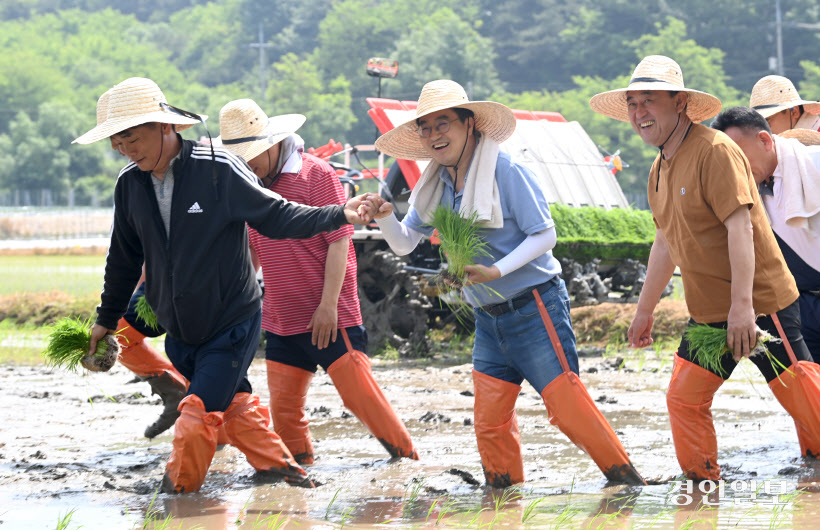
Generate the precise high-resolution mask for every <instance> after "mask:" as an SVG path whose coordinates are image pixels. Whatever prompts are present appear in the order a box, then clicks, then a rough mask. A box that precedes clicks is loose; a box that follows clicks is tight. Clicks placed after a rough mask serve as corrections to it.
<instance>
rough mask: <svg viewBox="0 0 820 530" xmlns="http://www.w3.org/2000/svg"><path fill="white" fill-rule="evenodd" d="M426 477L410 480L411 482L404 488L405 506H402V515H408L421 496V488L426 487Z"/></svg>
mask: <svg viewBox="0 0 820 530" xmlns="http://www.w3.org/2000/svg"><path fill="white" fill-rule="evenodd" d="M424 482H425V479H424V478H415V477H413V479H412V480H411V481H410V484H408V485H407V487H405V490H404V506H402V515H403V516H405V517H407V516H408V514H409V513H410V511H411V510H412V509H413V507H414V506H415V505H416V503H417V502H418V500H419V497H420V496H421V490H422V488H423V487H424Z"/></svg>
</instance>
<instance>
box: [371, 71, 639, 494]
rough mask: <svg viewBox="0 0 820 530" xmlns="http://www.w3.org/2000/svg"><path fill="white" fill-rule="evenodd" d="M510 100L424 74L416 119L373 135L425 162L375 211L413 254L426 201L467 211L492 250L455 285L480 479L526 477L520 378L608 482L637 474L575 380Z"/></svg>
mask: <svg viewBox="0 0 820 530" xmlns="http://www.w3.org/2000/svg"><path fill="white" fill-rule="evenodd" d="M515 123H516V122H515V116H514V114H513V113H512V111H511V110H510V109H508V108H507V107H505V106H504V105H501V104H499V103H494V102H489V101H476V102H470V101H469V100H468V99H467V95H466V93H465V92H464V89H463V88H462V87H461V85H459V84H458V83H455V82H453V81H448V80H439V81H432V82H430V83H427V84H426V85H425V86H424V88H423V90H422V92H421V96H420V98H419V102H418V106H417V108H416V116H415V118H414V119H413V120H410V121H409V122H407V123H404V124H401V125H399V126H397V127H396V128H395V129H393V130H392V131H389V132H388V133H386V134H384V135H383V136H382V137H380V138H379V139H378V140H377V141H376V147H377V148H378V149H379V150H380V151H382V152H384V153H386V154H388V155H390V156H393V157H396V158H403V159H408V160H430V161H431V162H430V164H429V165H428V166H427V168H426V169H425V171H424V174H423V175H422V177H421V179H420V180H419V182H418V183H417V184H416V186H415V188H414V189H413V194H412V195H411V197H410V203H411V208H410V210H409V212H408V214H407V216H406V217H405V218H404V220H403V221H402V222H401V223H400V222H399V221H398V220H397V218H396V217H395V216H394V215H393V213H392V212H393V208H392V204H390V203H388V202H384V203H383V204H381V206H380V209H379V212H378V213H377V214H376V215H375V218H376V219H378V223H379V226H380V227H381V229H382V232H383V233H384V237H385V239H386V240H387V242H388V243H389V244H390V247H391V248H392V249H393V250H394V251H395V252H396V253H397V254H400V255H403V254H408V253H409V252H411V251H412V250H413V249H414V248H415V247H416V245H417V244H418V242H419V241H420V239H421V237H422V236H423V235H431V234H432V233H433V227H432V226H430V224H429V223H430V222H431V220H432V211H433V210H435V208H436V207H438V206H439V205H444V206H447V207H450V208H452V209H454V210H456V211H458V212H459V214H460V215H461V216H462V217H464V218H471V216H473V215H475V218H476V220H477V222H479V223H481V224H480V226H481V229H480V232H479V233H480V236H481V238H482V239H483V240H484V242H486V244H487V247H488V251H489V255H488V256H483V257H479V258H477V263H476V264H475V265H473V266H468V267H467V269H466V273H467V278H466V279H465V282H464V284H465V287H464V295H465V298H466V299H467V301H468V302H469V303H470V305H472V306H473V308H474V312H475V319H476V335H475V345H474V348H473V385H474V388H475V405H474V409H475V410H474V413H475V431H476V438H477V441H478V450H479V453H480V455H481V462H482V465H483V467H484V474H485V478H486V480H487V482H488V484H490V485H492V486H495V487H507V486H510V485H512V484H516V483H520V482H523V481H524V470H523V462H522V459H521V442H520V436H519V432H518V422H517V418H516V414H515V402H516V399H517V397H518V394H519V392H520V391H521V386H520V385H521V383H522V382H523V381H524V379H526V380H527V381H529V382H530V384H532V385H533V387H534V388H535V389H536V390H537V391H538V392H539V394H541V396H542V397H543V399H544V404H545V405H546V407H547V411H548V413H549V416H550V422H551V423H552V424H553V425H556V426H557V427H558V428H559V429H561V431H562V432H563V433H564V434H566V435H567V437H569V438H570V440H572V441H573V442H574V443H575V444H576V445H577V446H578V447H580V448H582V449H583V450H584V451H586V452H587V453H588V454H589V455H590V456H591V457H592V459H593V460H594V461H595V463H596V464H597V465H598V467H599V468H600V469H601V471H603V473H604V475H606V477H607V478H608V479H610V480H612V481H617V482H626V483H630V484H644V480H643V478H641V476H640V474H638V472H637V471H636V470H635V468H634V467H633V466H632V463H631V462H630V460H629V457H628V455H627V454H626V451H625V450H624V448H623V446H622V445H621V443H620V441H619V440H618V438H617V436H616V435H615V433H614V432H613V430H612V428H611V427H610V426H609V424H608V423H607V421H606V419H605V418H604V417H603V415H602V414H601V412H600V411H599V410H598V408H597V407H596V406H595V404H594V402H593V401H592V399H591V398H590V396H589V394H588V393H587V391H586V388H584V385H583V384H582V383H581V380H580V379H579V378H578V355H577V352H576V349H575V334H574V332H573V330H572V323H571V321H570V315H569V295H568V294H567V290H566V286H565V285H564V282H563V280H561V278H560V272H561V265H560V264H559V263H558V261H557V260H556V259H555V258H554V257H553V255H552V252H551V249H552V248H553V247H554V246H555V243H556V234H555V223H554V222H553V220H552V217H551V215H550V211H549V206H548V205H547V201H546V198H545V196H544V193H543V191H542V189H541V185H540V183H539V182H538V178H537V177H536V176H535V175H534V174H533V173H532V172H531V171H530V170H528V169H527V168H525V167H524V166H521V165H519V164H517V163H515V162H513V161H512V160H511V159H510V157H509V155H508V154H506V153H503V152H501V151H500V150H499V144H500V143H501V142H503V141H504V140H506V139H507V138H509V136H510V135H511V134H512V133H513V131H514V130H515Z"/></svg>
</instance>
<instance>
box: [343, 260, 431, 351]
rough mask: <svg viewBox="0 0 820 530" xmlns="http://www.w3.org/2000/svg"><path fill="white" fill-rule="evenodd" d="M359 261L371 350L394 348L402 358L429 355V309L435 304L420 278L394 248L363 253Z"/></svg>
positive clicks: (360, 281)
mask: <svg viewBox="0 0 820 530" xmlns="http://www.w3.org/2000/svg"><path fill="white" fill-rule="evenodd" d="M357 261H358V269H359V270H358V282H359V303H360V304H361V307H362V318H363V320H364V325H365V327H366V328H367V335H368V339H369V340H368V341H369V343H370V350H371V351H374V352H375V351H380V350H383V349H384V348H387V347H393V348H395V349H397V350H398V352H399V355H400V356H402V357H423V356H426V355H428V354H429V351H430V344H429V339H428V338H427V312H428V310H429V309H430V308H431V307H432V306H431V304H430V300H429V299H428V298H427V297H426V296H424V295H423V294H422V292H421V287H420V285H419V282H418V278H417V277H416V276H414V275H412V274H411V273H410V272H408V271H406V270H404V262H403V261H402V259H401V258H399V257H398V256H396V255H395V254H393V253H392V252H390V251H385V250H377V251H374V252H367V253H362V254H360V255H359V256H358V257H357Z"/></svg>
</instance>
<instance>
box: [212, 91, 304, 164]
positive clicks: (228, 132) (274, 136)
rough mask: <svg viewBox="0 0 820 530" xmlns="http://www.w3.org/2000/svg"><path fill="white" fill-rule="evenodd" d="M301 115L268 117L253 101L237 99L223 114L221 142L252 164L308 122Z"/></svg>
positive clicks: (220, 124)
mask: <svg viewBox="0 0 820 530" xmlns="http://www.w3.org/2000/svg"><path fill="white" fill-rule="evenodd" d="M306 119H307V118H305V116H303V115H301V114H282V115H280V116H274V117H272V118H268V115H267V114H265V112H264V111H263V110H262V109H261V108H260V107H259V105H257V104H256V102H255V101H254V100H252V99H237V100H234V101H231V102H230V103H228V104H226V105H225V106H224V107H222V110H220V111H219V133H220V135H219V138H217V141H218V142H221V143H222V146H223V147H224V148H225V149H227V150H228V151H230V152H232V153H233V154H235V155H238V156H241V157H242V158H244V159H245V161H246V162H250V161H251V160H253V159H254V158H256V157H257V156H259V155H261V154H262V153H264V152H265V151H267V150H268V149H270V148H271V146H274V145H276V144H277V143H279V142H281V141H282V140H284V139H285V138H287V137H288V136H290V135H291V134H293V133H295V132H296V131H297V130H298V129H299V127H301V126H302V125H303V124H304V123H305V120H306Z"/></svg>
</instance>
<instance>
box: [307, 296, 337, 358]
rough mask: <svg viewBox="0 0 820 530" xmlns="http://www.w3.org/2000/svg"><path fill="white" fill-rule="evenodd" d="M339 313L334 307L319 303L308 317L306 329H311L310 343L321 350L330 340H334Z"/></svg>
mask: <svg viewBox="0 0 820 530" xmlns="http://www.w3.org/2000/svg"><path fill="white" fill-rule="evenodd" d="M338 324H339V315H338V313H337V312H336V308H335V307H330V306H329V305H326V304H319V307H318V308H316V311H315V312H314V313H313V316H312V317H311V319H310V323H309V324H308V327H307V329H312V330H313V333H312V334H311V336H310V343H311V344H313V345H314V346H316V347H317V348H319V349H320V350H323V349H325V348H327V346H328V344H330V343H331V342H336V334H337V333H338V331H339V330H338Z"/></svg>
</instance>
